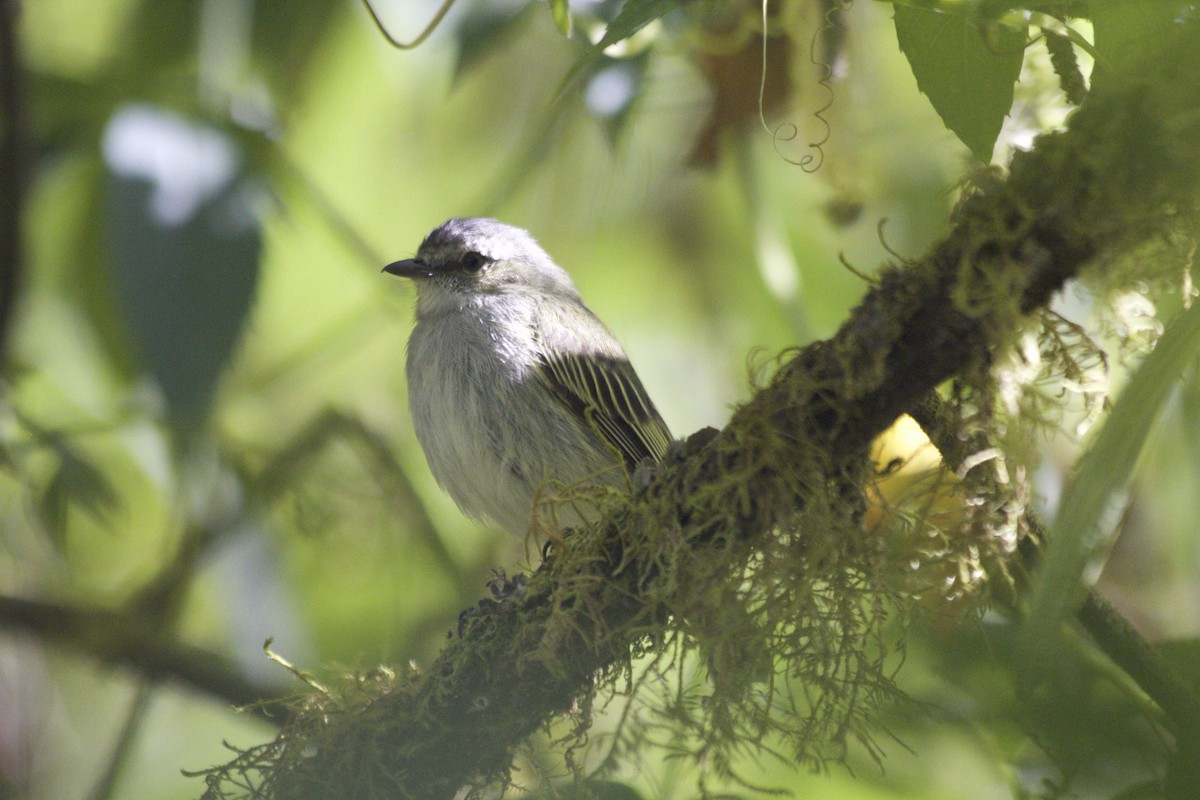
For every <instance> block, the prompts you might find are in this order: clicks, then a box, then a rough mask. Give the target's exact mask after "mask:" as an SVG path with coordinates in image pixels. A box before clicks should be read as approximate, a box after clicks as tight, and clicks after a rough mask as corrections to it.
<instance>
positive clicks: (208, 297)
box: [104, 106, 262, 434]
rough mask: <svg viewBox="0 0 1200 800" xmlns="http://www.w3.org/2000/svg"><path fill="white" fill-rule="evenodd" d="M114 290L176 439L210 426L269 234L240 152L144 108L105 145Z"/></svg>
mask: <svg viewBox="0 0 1200 800" xmlns="http://www.w3.org/2000/svg"><path fill="white" fill-rule="evenodd" d="M104 150H105V157H106V160H107V163H108V167H109V170H110V180H109V191H108V196H107V215H106V216H107V221H108V232H109V240H110V243H111V245H112V248H113V253H114V263H113V270H114V273H115V276H116V288H117V294H118V297H119V300H120V301H121V304H122V306H123V309H124V312H125V316H126V321H127V323H128V326H129V330H130V333H131V334H132V336H133V340H134V345H135V348H136V350H137V352H138V353H139V354H140V356H141V358H142V362H143V364H144V366H145V368H146V369H147V371H149V373H150V374H151V375H152V376H153V377H154V378H155V379H156V380H157V382H158V383H159V385H160V386H161V387H162V390H163V394H164V396H165V398H166V401H167V406H168V410H169V412H170V415H171V416H170V421H171V424H172V427H173V428H174V429H175V431H176V433H181V434H188V433H191V432H193V431H194V430H196V429H197V428H198V427H199V426H200V425H201V424H202V423H203V421H204V419H205V417H206V414H207V410H208V406H209V403H210V402H211V400H212V397H213V394H214V392H215V390H216V384H217V379H218V377H219V375H220V373H221V370H222V368H223V367H224V365H225V363H226V361H227V360H228V359H229V356H230V354H231V353H232V351H233V347H234V345H235V344H236V342H237V339H238V336H239V333H240V331H241V327H242V322H243V320H244V319H245V316H246V314H247V312H248V311H249V309H250V305H251V301H252V299H253V295H254V288H255V285H256V282H257V277H258V258H259V253H260V250H261V245H262V241H261V238H262V237H261V232H260V228H259V220H258V216H257V209H256V208H255V201H256V191H255V187H254V186H253V184H252V182H250V181H249V180H247V179H246V178H245V177H244V176H242V175H241V174H240V169H241V165H240V161H241V156H240V151H239V150H238V149H237V148H236V146H235V145H234V143H233V141H232V139H230V137H228V136H226V135H225V134H223V133H221V132H219V131H217V130H215V129H213V128H209V127H205V126H200V125H197V124H194V123H191V122H188V121H186V120H184V119H182V118H180V117H177V116H174V115H171V114H167V113H166V112H163V111H160V110H158V109H154V108H152V107H147V106H136V107H130V108H127V109H124V110H122V111H121V112H119V113H118V114H117V115H116V116H115V117H114V118H113V120H112V122H111V123H110V124H109V127H108V130H107V132H106V134H105V142H104Z"/></svg>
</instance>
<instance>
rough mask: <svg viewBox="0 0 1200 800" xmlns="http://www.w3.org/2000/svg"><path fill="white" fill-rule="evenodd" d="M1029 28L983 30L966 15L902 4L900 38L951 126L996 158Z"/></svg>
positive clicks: (984, 155) (979, 152)
mask: <svg viewBox="0 0 1200 800" xmlns="http://www.w3.org/2000/svg"><path fill="white" fill-rule="evenodd" d="M1025 35H1026V34H1025V29H1024V28H1022V29H1020V30H1012V29H1010V28H1006V27H1004V26H1001V25H991V26H988V27H981V25H980V23H978V22H976V21H975V20H972V19H970V18H969V17H968V16H967V15H966V14H965V13H953V12H946V11H934V10H931V9H924V8H913V7H911V6H905V5H896V38H897V40H898V42H899V44H900V50H901V52H903V53H904V56H905V58H907V59H908V63H909V65H910V66H911V67H912V71H913V75H914V76H915V77H916V79H917V86H918V88H920V90H921V92H923V93H924V94H925V95H926V96H927V97H928V98H929V101H930V102H931V103H933V108H934V110H935V111H937V113H938V116H940V117H941V118H942V122H944V123H945V124H946V127H947V128H949V129H950V130H951V131H953V132H954V133H955V135H956V136H958V138H959V139H960V140H961V141H962V143H963V144H965V145H966V146H967V147H968V148H970V150H971V152H972V153H974V154H975V157H976V158H978V159H979V160H980V161H982V162H983V163H985V164H987V163H989V162H990V161H991V160H992V148H993V147H994V146H995V144H996V137H997V136H998V135H999V134H1000V126H1001V125H1003V124H1004V118H1005V116H1007V115H1008V112H1009V109H1010V108H1011V107H1012V98H1013V86H1014V84H1015V83H1016V81H1017V77H1018V76H1019V75H1020V74H1021V62H1022V61H1023V60H1024V58H1025Z"/></svg>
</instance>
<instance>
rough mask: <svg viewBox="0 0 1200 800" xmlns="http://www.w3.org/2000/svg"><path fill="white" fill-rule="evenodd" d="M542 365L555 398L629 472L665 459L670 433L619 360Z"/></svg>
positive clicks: (551, 358) (556, 359)
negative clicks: (615, 454)
mask: <svg viewBox="0 0 1200 800" xmlns="http://www.w3.org/2000/svg"><path fill="white" fill-rule="evenodd" d="M542 365H543V369H542V374H543V376H544V377H545V378H546V380H547V381H548V382H549V384H550V388H551V390H552V391H553V393H554V394H555V396H557V397H558V398H559V399H560V400H561V401H562V402H563V403H564V404H566V406H567V407H568V408H569V409H570V410H571V411H572V413H574V414H576V415H577V416H579V417H580V418H581V419H583V420H584V421H585V422H586V423H588V424H590V425H592V426H594V428H595V430H597V431H598V432H599V433H600V434H601V435H602V436H603V437H604V438H605V439H606V440H607V441H608V442H609V443H610V444H612V445H613V446H614V447H615V448H616V449H617V450H618V451H620V453H621V455H622V457H623V458H624V460H625V464H626V466H627V467H628V468H629V469H632V468H633V467H634V466H636V465H637V463H638V462H639V461H641V460H642V459H643V458H646V457H647V456H649V457H650V458H653V459H655V460H658V459H661V458H662V457H663V455H664V454H666V452H667V445H668V444H669V443H670V442H671V432H670V431H669V430H668V429H667V424H666V423H665V422H663V420H662V417H660V416H659V414H658V411H657V410H656V409H655V408H654V403H652V402H651V401H650V396H649V395H648V394H646V390H645V388H643V387H642V382H641V380H640V379H639V378H638V376H637V373H636V372H634V371H633V367H632V366H631V365H630V363H629V360H628V359H626V358H624V356H611V355H601V354H589V355H587V356H580V355H575V354H555V355H544V356H543V358H542Z"/></svg>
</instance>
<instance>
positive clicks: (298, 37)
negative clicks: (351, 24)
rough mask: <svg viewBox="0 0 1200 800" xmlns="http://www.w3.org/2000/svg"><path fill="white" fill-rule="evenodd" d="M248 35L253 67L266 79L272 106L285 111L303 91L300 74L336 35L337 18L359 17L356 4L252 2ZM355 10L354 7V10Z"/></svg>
mask: <svg viewBox="0 0 1200 800" xmlns="http://www.w3.org/2000/svg"><path fill="white" fill-rule="evenodd" d="M252 5H253V9H254V14H253V19H252V23H253V24H252V26H251V34H252V40H251V45H252V49H253V53H254V63H255V65H256V66H257V67H258V68H260V69H261V70H262V71H263V72H264V73H265V74H266V75H267V77H268V78H269V79H270V85H271V93H272V102H273V103H274V104H277V105H278V106H280V107H283V108H286V107H288V106H289V105H290V103H291V102H292V101H293V99H294V97H295V95H296V94H297V93H299V92H302V91H304V89H305V86H306V82H305V81H304V80H303V79H302V78H303V73H304V71H305V70H306V69H307V68H308V65H309V64H310V63H311V62H312V61H313V59H314V58H318V57H320V55H321V53H322V47H321V45H322V43H323V41H324V40H325V39H327V38H330V37H332V36H335V35H337V33H338V31H339V26H338V25H336V24H335V22H337V21H338V17H339V16H345V15H347V14H358V13H360V10H361V6H358V4H357V3H330V2H328V0H255V2H254V3H253V4H252ZM356 6H358V7H356Z"/></svg>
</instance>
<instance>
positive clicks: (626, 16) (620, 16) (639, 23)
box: [597, 0, 680, 50]
mask: <svg viewBox="0 0 1200 800" xmlns="http://www.w3.org/2000/svg"><path fill="white" fill-rule="evenodd" d="M679 5H680V0H625V5H623V6H621V10H620V11H619V12H618V13H617V16H616V17H615V18H614V19H613V21H612V22H610V23H609V25H608V29H607V30H606V31H605V32H604V38H602V39H601V40H600V44H599V45H597V46H598V47H599V48H600V49H601V50H603V49H604V48H605V47H608V46H609V45H611V44H616V43H617V42H620V41H622V40H624V39H628V38H629V37H630V36H633V35H634V34H635V33H637V32H638V31H640V30H641V29H642V28H644V27H646V26H647V25H649V24H650V23H651V22H653V21H654V20H656V19H658V18H659V17H661V16H662V15H663V14H666V13H667V12H668V11H671V10H673V9H675V8H676V7H677V6H679Z"/></svg>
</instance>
